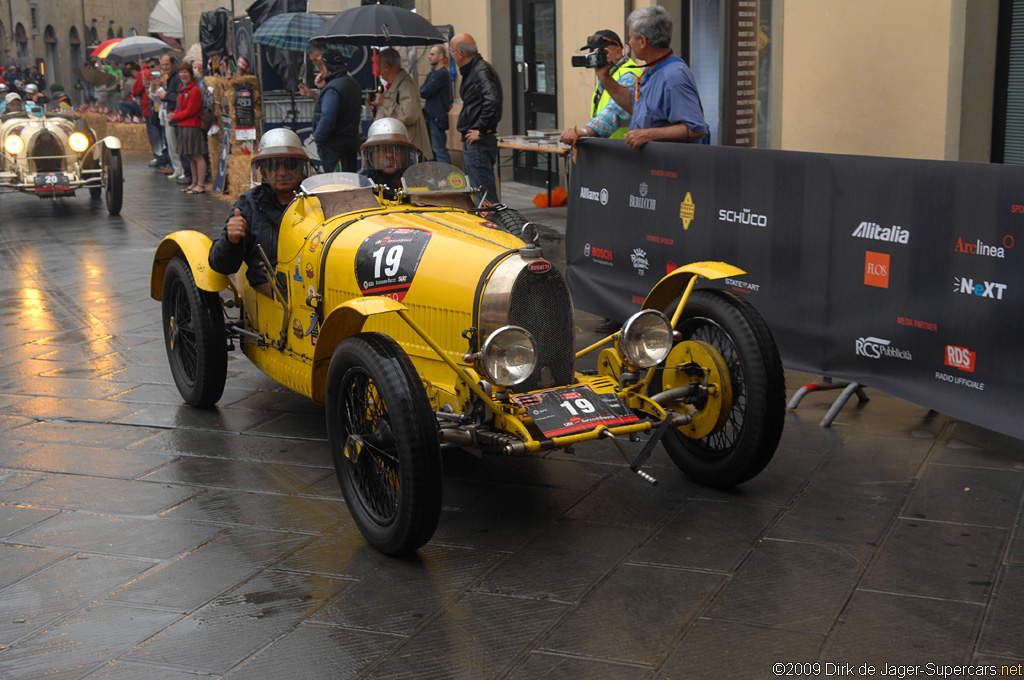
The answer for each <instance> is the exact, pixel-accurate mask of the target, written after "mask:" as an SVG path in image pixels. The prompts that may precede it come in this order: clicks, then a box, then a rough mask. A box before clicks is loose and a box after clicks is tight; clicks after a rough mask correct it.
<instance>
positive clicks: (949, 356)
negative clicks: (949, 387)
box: [946, 345, 976, 373]
mask: <svg viewBox="0 0 1024 680" xmlns="http://www.w3.org/2000/svg"><path fill="white" fill-rule="evenodd" d="M975 354H976V352H972V351H971V350H969V349H967V348H966V347H957V346H956V345H946V365H947V366H952V367H953V368H958V369H960V370H961V371H967V372H968V373H974V357H975Z"/></svg>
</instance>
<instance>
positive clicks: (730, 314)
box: [662, 290, 786, 487]
mask: <svg viewBox="0 0 1024 680" xmlns="http://www.w3.org/2000/svg"><path fill="white" fill-rule="evenodd" d="M676 330H677V331H678V332H679V333H680V334H681V335H682V338H681V339H682V340H684V341H691V342H693V343H695V344H697V345H698V347H702V348H704V351H703V352H702V351H701V350H700V349H696V350H695V353H699V354H700V355H702V356H706V357H709V358H710V357H714V359H713V360H711V361H709V362H708V363H709V366H705V367H702V368H704V369H707V370H708V372H709V373H714V374H715V375H718V376H719V379H720V380H721V381H723V382H724V381H728V385H725V386H720V388H719V390H718V394H717V396H716V395H715V394H710V395H708V396H707V397H706V398H704V400H703V402H702V403H698V404H696V406H697V408H698V409H705V410H706V409H711V410H714V409H721V410H722V412H721V413H717V414H715V415H714V420H715V421H717V423H716V424H715V425H714V427H712V428H711V429H710V431H709V432H707V433H705V432H701V435H702V436H700V437H697V438H693V437H688V436H686V434H687V432H688V431H689V430H690V428H688V427H686V426H684V427H681V428H678V429H673V430H670V431H669V432H668V433H666V435H665V438H664V439H662V442H663V444H664V446H665V449H666V450H667V451H668V454H669V457H671V458H672V460H673V462H675V464H676V465H677V466H679V468H680V469H681V470H682V471H683V472H685V473H686V475H687V476H688V477H690V478H691V479H693V480H694V481H696V482H698V483H701V484H705V485H707V486H713V487H728V486H733V485H736V484H740V483H742V482H745V481H747V480H748V479H751V478H753V477H754V476H755V475H757V473H759V472H760V471H761V470H763V469H764V467H765V466H766V465H767V464H768V462H769V461H770V460H771V459H772V456H773V455H774V454H775V449H776V447H777V446H778V443H779V438H780V437H781V436H782V426H783V421H784V416H785V403H786V401H785V400H786V394H785V390H786V385H785V376H784V374H783V372H782V362H781V361H780V359H779V353H778V349H777V348H776V346H775V340H774V338H772V335H771V332H770V331H769V330H768V326H767V324H765V322H764V319H762V318H761V315H760V314H758V312H757V310H755V309H754V308H753V307H752V306H751V305H750V304H749V303H747V302H746V300H743V299H741V298H739V297H737V296H736V295H734V294H732V293H729V292H726V291H717V290H696V291H694V292H693V293H692V294H691V296H690V299H689V300H688V301H687V304H686V308H685V309H684V310H683V315H682V318H681V319H680V320H679V323H678V324H677V326H676ZM709 346H710V347H709ZM723 387H724V388H727V389H722V388H723ZM725 394H727V395H729V396H728V398H723V395H725Z"/></svg>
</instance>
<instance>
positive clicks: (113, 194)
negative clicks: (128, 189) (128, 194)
mask: <svg viewBox="0 0 1024 680" xmlns="http://www.w3.org/2000/svg"><path fill="white" fill-rule="evenodd" d="M104 153H106V154H107V162H106V165H105V166H104V169H103V188H104V189H106V192H107V212H108V213H110V214H111V215H119V214H121V202H122V201H123V200H124V170H123V168H122V166H121V150H120V149H107V150H106V151H105V152H104Z"/></svg>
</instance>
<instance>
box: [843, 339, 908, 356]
mask: <svg viewBox="0 0 1024 680" xmlns="http://www.w3.org/2000/svg"><path fill="white" fill-rule="evenodd" d="M855 346H856V351H857V354H858V355H860V356H862V357H867V358H869V359H881V358H882V357H892V358H893V359H903V360H905V361H913V360H914V357H913V356H911V354H910V352H909V351H908V350H905V349H897V348H896V347H893V346H892V341H891V340H885V339H883V338H875V337H870V336H869V337H866V338H857V342H856V343H855Z"/></svg>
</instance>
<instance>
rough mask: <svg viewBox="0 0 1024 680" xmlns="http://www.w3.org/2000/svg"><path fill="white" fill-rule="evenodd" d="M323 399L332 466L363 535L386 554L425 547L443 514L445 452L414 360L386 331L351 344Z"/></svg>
mask: <svg viewBox="0 0 1024 680" xmlns="http://www.w3.org/2000/svg"><path fill="white" fill-rule="evenodd" d="M325 401H326V407H327V408H326V413H327V437H328V440H329V441H330V445H331V455H332V456H333V458H334V469H335V471H336V472H337V475H338V481H339V483H340V485H341V489H342V493H343V494H344V496H345V503H346V504H347V505H348V509H349V512H350V513H351V515H352V520H353V521H354V522H355V524H356V526H357V527H359V530H360V532H362V534H363V536H364V537H366V540H367V541H368V542H369V543H370V545H372V546H373V547H375V548H376V549H377V550H379V551H381V552H383V553H385V554H388V555H402V554H406V553H410V552H412V551H414V550H416V549H417V548H419V547H421V546H423V545H424V544H425V543H426V542H427V541H429V540H430V537H431V536H433V534H434V530H435V529H436V528H437V522H438V520H439V519H440V516H441V483H442V472H441V449H440V441H439V439H438V433H437V422H436V420H435V418H434V412H433V410H432V409H431V407H430V402H429V401H428V400H427V394H426V390H425V389H424V388H423V382H422V381H421V380H420V378H419V376H418V375H417V374H416V371H415V369H414V368H413V365H412V362H411V361H410V360H409V357H408V356H407V355H406V354H405V352H404V351H402V349H401V348H400V347H399V346H398V344H397V343H395V341H394V340H392V339H391V338H389V337H387V336H385V335H382V334H380V333H361V334H359V335H355V336H352V337H350V338H347V339H345V340H344V341H342V342H341V343H340V344H339V345H338V346H337V347H336V348H335V350H334V354H333V356H332V357H331V365H330V368H329V369H328V373H327V394H326V400H325Z"/></svg>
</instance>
